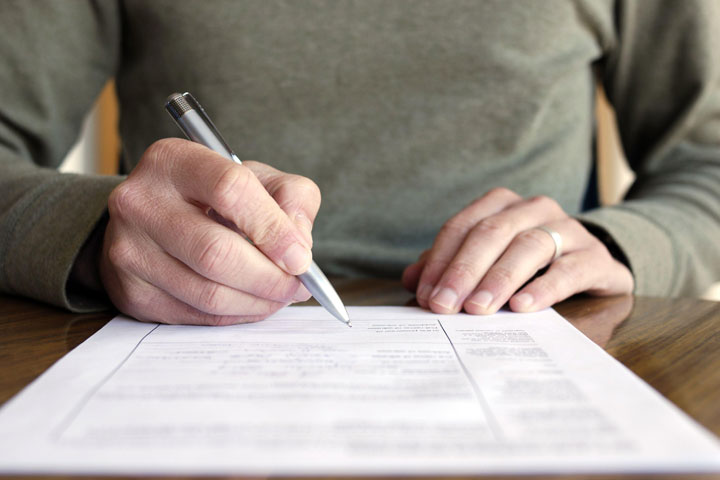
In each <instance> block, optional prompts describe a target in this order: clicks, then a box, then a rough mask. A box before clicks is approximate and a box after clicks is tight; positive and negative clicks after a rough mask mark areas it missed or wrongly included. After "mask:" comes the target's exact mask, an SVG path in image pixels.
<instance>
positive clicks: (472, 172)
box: [0, 0, 720, 324]
mask: <svg viewBox="0 0 720 480" xmlns="http://www.w3.org/2000/svg"><path fill="white" fill-rule="evenodd" d="M0 8H1V9H2V12H1V13H2V14H1V15H0V32H2V33H1V34H0V35H2V37H3V38H2V42H0V51H1V52H2V58H3V60H4V61H3V65H2V66H1V67H0V82H1V84H2V86H3V88H2V91H1V92H0V95H1V98H2V103H0V169H1V170H2V175H1V178H2V180H0V182H2V183H1V184H0V191H2V193H1V194H0V211H1V212H2V217H0V238H2V240H1V241H0V263H1V266H2V269H0V272H1V273H0V287H1V288H2V290H3V291H7V292H13V293H19V294H23V295H28V296H31V297H35V298H39V299H42V300H45V301H48V302H52V303H55V304H59V305H64V306H66V307H68V308H72V309H75V310H83V309H86V308H94V307H96V306H97V305H98V303H99V297H101V292H106V294H107V295H108V296H109V298H110V299H111V300H112V302H113V303H114V304H115V305H116V306H117V307H118V308H119V309H120V310H122V311H123V312H125V313H128V314H130V315H133V316H135V317H136V318H138V319H140V320H149V321H165V322H173V323H199V324H227V323H236V322H243V321H249V320H257V319H260V318H264V317H265V316H267V315H269V314H270V313H272V312H274V311H276V310H277V309H279V308H281V307H282V306H284V305H286V304H287V303H289V302H292V301H297V300H303V299H305V298H307V296H308V293H307V291H305V290H304V288H303V287H302V286H301V285H300V283H299V282H298V281H297V279H296V278H295V276H294V275H296V274H298V273H301V272H303V271H304V270H305V269H306V268H307V266H308V265H309V263H310V260H311V251H310V249H311V247H312V255H314V257H315V259H316V261H318V263H319V264H320V265H321V267H322V268H323V269H324V270H325V271H326V272H327V273H329V274H342V275H378V274H382V275H399V274H400V272H401V271H402V270H403V268H404V267H405V266H406V265H407V264H408V263H411V262H412V261H413V260H414V259H415V258H417V256H418V255H419V254H420V252H421V251H423V250H425V249H428V247H431V248H429V249H428V250H427V251H426V252H425V253H423V254H422V255H420V257H419V260H417V261H416V262H415V263H412V264H411V265H410V266H409V267H407V269H405V271H404V277H403V280H404V283H405V285H406V286H407V287H408V288H410V289H412V290H415V291H417V297H418V301H419V303H420V304H421V305H422V306H423V307H425V308H430V309H431V310H433V311H436V312H439V313H449V312H456V311H459V310H460V309H464V310H465V311H467V312H469V313H473V314H485V313H492V312H495V311H497V309H498V308H500V307H501V306H502V305H504V304H505V303H506V302H508V301H509V306H510V308H511V309H513V310H515V311H531V310H536V309H540V308H544V307H546V306H549V305H551V304H553V303H555V302H557V301H560V300H562V299H564V298H567V297H568V296H570V295H572V294H574V293H577V292H581V291H587V292H590V293H592V294H598V295H610V294H617V293H628V292H631V291H633V290H634V291H635V292H637V293H638V294H646V295H675V294H687V293H696V292H698V291H700V290H701V289H702V288H703V287H704V286H706V285H709V284H710V283H711V282H712V281H713V280H717V279H718V278H720V251H719V250H718V248H717V247H716V245H715V244H716V241H717V238H720V212H719V210H720V208H719V205H720V188H719V187H720V88H719V87H718V70H720V59H719V58H718V55H717V53H716V51H715V46H716V45H718V44H719V43H718V38H717V37H718V33H717V32H718V31H720V29H718V28H717V27H718V26H719V25H718V23H720V20H719V18H718V11H717V10H718V6H717V4H716V3H715V2H713V1H712V0H709V1H705V2H703V1H700V0H698V1H693V2H671V1H667V2H662V1H653V2H649V1H643V2H633V1H618V2H609V1H608V2H601V1H576V2H565V1H557V2H507V1H505V0H498V1H485V2H477V1H472V2H463V1H448V2H435V1H426V2H425V1H412V2H410V1H408V2H390V1H381V0H371V1H362V2H359V1H358V2H353V1H341V2H334V1H320V0H317V1H305V2H280V1H248V2H213V3H205V2H203V3H196V2H176V1H172V2H170V1H168V2H161V1H154V2H141V1H137V2H135V1H124V2H119V1H110V0H106V1H102V0H99V1H96V2H85V3H80V2H74V3H58V2H49V1H33V2H28V1H22V2H6V3H3V4H2V6H1V7H0ZM111 76H115V77H116V81H117V87H118V96H119V100H120V104H121V115H122V117H121V122H120V131H121V135H122V138H123V150H124V151H123V158H122V161H121V170H122V172H121V173H123V172H130V174H129V176H128V177H127V178H124V177H120V176H119V177H112V178H99V177H91V176H69V175H60V174H58V173H56V172H54V171H52V170H49V169H47V168H38V167H55V166H57V164H58V163H59V162H60V160H61V159H62V157H63V156H64V154H65V152H66V151H67V149H68V148H69V145H70V144H71V142H72V140H73V139H74V138H75V135H76V133H77V130H78V126H79V124H80V121H81V119H82V116H83V114H84V113H85V112H86V110H87V108H88V107H89V105H90V103H91V102H92V100H93V98H94V96H95V95H96V94H97V92H98V91H99V89H100V87H101V86H102V85H103V84H104V83H105V82H106V80H107V79H108V78H109V77H111ZM596 80H599V81H602V83H603V85H604V87H605V89H606V91H607V93H608V96H609V98H610V100H611V101H612V103H613V104H614V106H615V108H616V110H617V113H618V118H619V126H620V130H621V135H622V138H623V144H624V147H625V150H626V153H627V155H628V158H629V161H630V164H631V166H632V167H633V168H634V170H635V171H636V173H637V175H638V180H637V181H636V182H635V184H634V185H633V187H632V189H631V191H630V192H629V194H628V196H627V198H626V200H625V201H624V202H623V203H622V204H620V205H619V206H617V207H612V208H597V207H596V208H590V209H584V206H585V207H587V206H588V205H590V204H592V203H593V200H594V199H593V198H592V195H588V186H589V185H590V184H591V183H590V182H591V175H592V169H593V166H592V165H593V152H594V149H593V131H594V124H593V104H592V99H593V94H594V91H595V82H596ZM177 90H181V91H184V90H187V91H190V92H192V93H193V94H194V95H195V96H196V97H197V98H198V99H199V100H200V101H201V102H202V103H203V104H204V106H205V108H206V109H207V110H208V112H209V113H210V115H211V116H212V117H213V119H214V120H215V123H216V124H217V125H218V126H219V128H220V129H221V130H222V131H223V133H224V134H225V136H226V138H227V140H228V142H229V143H230V144H231V145H233V147H234V149H235V150H236V151H237V153H238V155H239V156H240V157H241V158H242V159H243V160H245V159H257V160H259V161H261V162H263V163H260V162H251V161H244V162H243V165H242V166H238V165H234V164H232V163H230V162H227V161H226V160H224V159H223V158H221V157H219V156H218V155H215V154H214V153H212V152H210V151H209V150H207V149H205V148H204V147H200V146H198V145H195V144H192V143H190V142H187V141H185V140H181V139H177V138H169V137H176V136H178V135H179V132H177V131H176V129H175V126H174V125H173V124H172V122H171V121H170V119H169V118H167V116H166V114H165V112H164V111H163V108H162V105H163V103H164V99H165V97H166V96H167V95H168V94H170V93H172V92H173V91H177ZM269 165H272V166H273V167H274V168H273V167H270V166H269ZM286 172H291V173H286ZM309 179H312V181H311V180H309ZM590 191H591V190H590ZM320 192H322V195H323V209H322V210H321V211H320V212H319V213H318V209H319V205H320ZM213 211H214V212H217V215H215V214H210V215H209V213H210V212H213ZM458 212H459V213H458ZM106 213H107V214H106ZM210 216H212V217H213V218H210ZM240 233H243V234H244V235H246V236H247V237H248V238H249V239H250V240H252V243H249V242H247V241H246V240H245V239H244V238H243V236H242V235H240ZM431 245H432V246H431ZM547 265H549V268H548V269H547V272H546V273H543V274H542V275H539V276H538V277H537V278H535V279H534V280H532V281H531V282H530V283H527V282H528V280H530V279H531V278H533V276H534V275H535V273H536V272H537V271H538V270H540V269H542V268H543V267H545V266H547ZM526 283H527V285H525V284H526ZM93 292H94V293H93Z"/></svg>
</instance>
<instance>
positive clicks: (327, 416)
mask: <svg viewBox="0 0 720 480" xmlns="http://www.w3.org/2000/svg"><path fill="white" fill-rule="evenodd" d="M349 312H350V315H351V317H352V322H353V328H348V327H347V326H345V325H343V324H341V323H339V322H337V321H335V320H333V319H332V318H331V317H330V316H329V314H328V313H327V312H325V311H324V310H322V309H321V308H319V307H290V308H286V309H284V310H282V311H280V312H278V313H277V314H275V315H274V316H272V317H271V318H269V319H267V320H265V321H262V322H259V323H255V324H247V325H237V326H231V327H189V326H168V325H155V324H145V323H140V322H137V321H134V320H130V319H126V318H122V317H118V318H116V319H114V320H113V321H111V322H110V323H109V324H108V325H107V326H105V327H104V328H103V329H101V330H100V331H99V332H98V333H96V334H95V335H93V336H92V337H91V338H90V339H88V340H87V341H86V342H85V343H83V344H82V345H80V346H79V347H78V348H76V349H75V350H73V351H72V352H70V353H69V354H68V355H66V356H65V357H64V358H63V359H61V360H60V361H59V362H57V363H56V364H55V365H54V366H53V367H51V368H50V369H49V370H48V371H47V372H45V373H44V374H43V375H42V376H41V377H40V378H38V379H37V380H36V381H35V382H33V383H32V384H31V385H29V386H28V387H27V388H26V389H25V390H23V391H22V392H21V393H20V394H19V395H18V396H16V397H15V398H13V399H12V400H11V401H9V402H8V403H7V404H6V405H4V406H3V407H2V409H0V473H22V472H29V473H44V472H55V473H86V474H101V473H105V474H133V473H135V474H220V475H222V474H249V475H268V474H278V475H313V474H339V475H374V474H404V475H412V474H423V475H427V474H439V475H450V474H482V473H564V472H573V473H583V472H598V473H603V472H668V471H675V472H702V471H705V472H715V471H720V446H719V443H718V440H717V439H716V438H715V437H714V436H713V435H712V434H710V433H709V432H707V431H705V430H704V429H703V428H701V427H700V426H699V425H697V424H696V423H694V422H693V421H692V420H690V419H689V418H688V417H687V416H686V415H685V414H684V413H682V412H681V411H680V410H678V409H677V408H676V407H674V406H673V405H672V404H671V403H670V402H668V401H667V400H665V399H664V398H663V397H662V396H660V395H659V394H658V393H657V392H655V391H654V390H652V389H651V388H650V387H649V386H647V385H646V384H645V383H643V382H642V381H641V380H640V379H638V378H637V377H636V376H635V375H634V374H632V373H631V372H630V371H629V370H627V369H626V368H625V367H623V366H622V365H621V364H620V363H618V362H617V361H616V360H614V359H613V358H612V357H610V356H609V355H607V354H606V353H605V352H604V351H603V350H602V349H601V348H600V347H598V346H597V345H595V344H594V343H592V342H591V341H590V340H588V339H587V338H586V337H585V336H584V335H583V334H582V333H580V332H579V331H578V330H576V329H575V328H574V327H573V326H572V325H570V324H569V323H568V322H567V321H565V320H564V319H563V318H562V317H560V316H559V315H558V314H557V313H556V312H554V311H553V310H546V311H543V312H539V313H535V314H512V313H499V314H497V315H492V316H487V317H481V316H468V315H462V314H461V315H436V314H432V313H430V312H427V311H422V310H420V309H417V308H410V307H351V308H350V309H349ZM28 328H31V326H29V327H28Z"/></svg>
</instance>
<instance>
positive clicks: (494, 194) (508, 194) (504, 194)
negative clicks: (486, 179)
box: [484, 187, 522, 200]
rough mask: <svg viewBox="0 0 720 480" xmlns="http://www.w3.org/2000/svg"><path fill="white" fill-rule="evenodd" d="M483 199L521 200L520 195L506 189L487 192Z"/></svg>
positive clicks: (500, 188)
mask: <svg viewBox="0 0 720 480" xmlns="http://www.w3.org/2000/svg"><path fill="white" fill-rule="evenodd" d="M484 197H486V198H496V199H499V200H500V199H502V200H519V199H520V198H522V197H521V196H520V195H518V194H517V193H515V192H513V191H512V190H510V189H509V188H506V187H494V188H492V189H490V190H488V192H487V193H486V194H485V195H484Z"/></svg>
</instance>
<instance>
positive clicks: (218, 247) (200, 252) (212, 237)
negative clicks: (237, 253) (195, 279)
mask: <svg viewBox="0 0 720 480" xmlns="http://www.w3.org/2000/svg"><path fill="white" fill-rule="evenodd" d="M193 250H194V251H193V252H191V258H195V259H196V260H195V261H196V265H197V268H198V273H199V274H200V275H203V276H205V277H210V276H219V275H222V274H223V272H224V270H225V268H223V267H225V266H227V265H228V263H229V262H228V260H229V257H230V250H231V247H230V246H229V245H227V243H226V242H224V241H223V238H222V236H220V235H218V234H216V233H215V232H208V233H205V234H202V235H201V236H200V238H199V239H198V241H197V242H196V244H195V246H194V249H193Z"/></svg>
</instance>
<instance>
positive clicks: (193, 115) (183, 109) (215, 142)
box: [165, 92, 352, 327]
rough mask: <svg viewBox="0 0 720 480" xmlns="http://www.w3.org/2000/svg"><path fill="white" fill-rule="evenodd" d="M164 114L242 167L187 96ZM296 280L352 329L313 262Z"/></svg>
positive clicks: (172, 101) (170, 102)
mask: <svg viewBox="0 0 720 480" xmlns="http://www.w3.org/2000/svg"><path fill="white" fill-rule="evenodd" d="M165 110H167V111H168V113H169V114H170V116H171V117H172V118H173V120H175V123H176V124H177V125H178V127H180V129H181V130H182V131H183V133H185V135H186V136H187V137H188V138H189V139H190V140H192V141H193V142H197V143H199V144H201V145H205V146H206V147H208V148H209V149H211V150H214V151H215V152H217V153H219V154H220V155H222V156H223V157H225V158H227V159H228V160H232V161H233V162H235V163H238V164H241V163H242V162H241V161H240V159H239V158H238V157H237V155H235V154H234V153H233V151H232V149H231V148H230V147H229V146H228V144H227V143H226V142H225V139H223V137H222V135H220V132H219V131H218V129H217V128H216V127H215V124H213V122H212V120H210V117H208V115H207V114H206V113H205V110H204V109H203V108H202V106H200V104H199V103H198V101H197V100H195V97H193V96H192V95H190V94H189V93H187V92H185V93H182V94H180V93H173V94H172V95H170V96H169V97H168V99H167V102H165ZM298 278H299V279H300V281H301V282H302V283H303V285H305V287H306V288H307V289H308V290H309V291H310V293H311V294H312V296H313V297H315V300H317V301H318V302H319V303H320V305H322V306H323V307H325V309H326V310H327V311H328V312H330V313H331V314H332V315H333V316H334V317H335V318H337V319H338V320H340V321H341V322H343V323H344V324H346V325H347V326H349V327H351V326H352V324H351V323H350V317H349V316H348V313H347V310H346V309H345V305H343V303H342V300H340V297H339V296H338V294H337V292H336V291H335V289H334V288H333V286H332V284H331V283H330V281H329V280H328V279H327V277H326V276H325V274H324V273H323V272H322V270H320V267H318V266H317V265H316V264H315V262H312V263H311V264H310V268H309V269H308V270H307V272H305V273H302V274H300V275H298Z"/></svg>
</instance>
